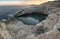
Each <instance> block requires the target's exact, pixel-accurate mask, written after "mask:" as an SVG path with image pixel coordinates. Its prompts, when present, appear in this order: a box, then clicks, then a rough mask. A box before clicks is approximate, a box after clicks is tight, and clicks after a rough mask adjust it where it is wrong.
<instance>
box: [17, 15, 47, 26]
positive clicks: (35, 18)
mask: <svg viewBox="0 0 60 39" xmlns="http://www.w3.org/2000/svg"><path fill="white" fill-rule="evenodd" d="M46 17H47V15H43V14H25V15H22V16H18V17H17V19H18V20H20V21H21V22H23V23H24V24H25V25H36V24H38V23H39V22H41V21H42V20H44V19H45V18H46Z"/></svg>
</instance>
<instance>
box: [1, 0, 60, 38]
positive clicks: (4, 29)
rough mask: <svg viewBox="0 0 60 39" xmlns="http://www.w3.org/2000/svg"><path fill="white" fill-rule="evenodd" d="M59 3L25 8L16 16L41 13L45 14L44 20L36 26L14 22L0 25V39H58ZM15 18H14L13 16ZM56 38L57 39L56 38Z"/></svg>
mask: <svg viewBox="0 0 60 39" xmlns="http://www.w3.org/2000/svg"><path fill="white" fill-rule="evenodd" d="M59 4H60V2H59V1H54V2H47V3H44V4H41V5H39V6H35V7H31V8H26V9H24V11H23V12H21V13H18V14H17V15H16V16H19V15H23V14H26V13H28V12H30V13H28V14H31V13H33V12H38V13H39V12H42V13H39V14H46V15H48V17H46V19H45V20H43V21H42V22H40V23H38V24H37V25H36V26H33V25H24V24H23V23H22V22H21V21H18V20H14V21H12V22H10V23H8V24H4V23H0V38H1V39H30V38H31V39H60V5H59ZM14 17H15V16H14ZM56 37H57V38H56Z"/></svg>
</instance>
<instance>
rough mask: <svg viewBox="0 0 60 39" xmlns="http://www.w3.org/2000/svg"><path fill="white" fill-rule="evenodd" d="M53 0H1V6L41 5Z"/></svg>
mask: <svg viewBox="0 0 60 39" xmlns="http://www.w3.org/2000/svg"><path fill="white" fill-rule="evenodd" d="M47 1H53V0H0V6H5V5H32V4H33V5H39V4H42V3H44V2H47Z"/></svg>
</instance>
